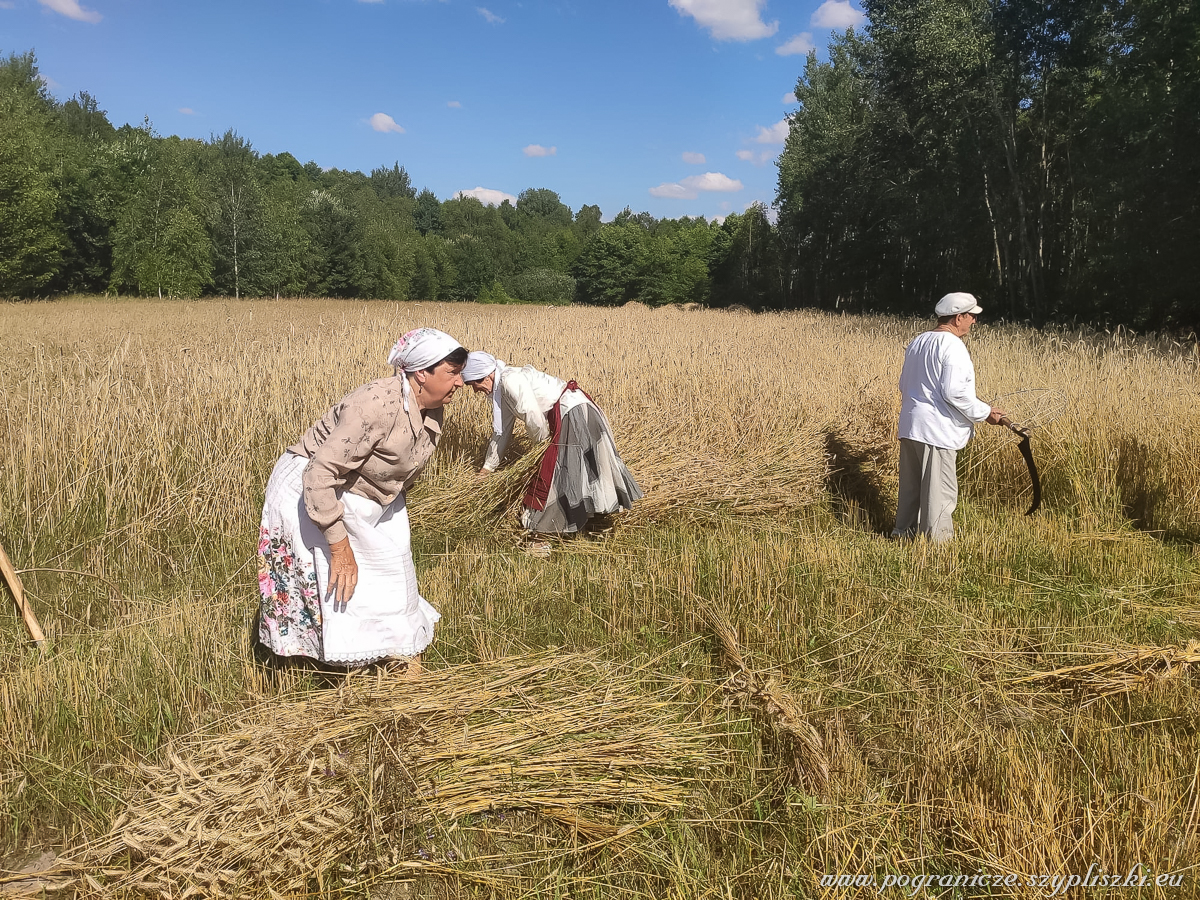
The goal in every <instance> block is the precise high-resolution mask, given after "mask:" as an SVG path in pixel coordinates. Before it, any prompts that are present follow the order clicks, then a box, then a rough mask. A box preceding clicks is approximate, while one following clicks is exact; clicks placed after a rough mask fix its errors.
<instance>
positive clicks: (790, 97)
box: [783, 91, 800, 106]
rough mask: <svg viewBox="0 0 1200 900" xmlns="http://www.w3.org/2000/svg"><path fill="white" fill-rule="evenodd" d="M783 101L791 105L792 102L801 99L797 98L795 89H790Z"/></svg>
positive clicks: (797, 101)
mask: <svg viewBox="0 0 1200 900" xmlns="http://www.w3.org/2000/svg"><path fill="white" fill-rule="evenodd" d="M783 102H784V103H786V104H788V105H789V106H790V105H791V104H793V103H799V102H800V101H799V100H797V99H796V93H795V91H788V92H787V93H786V94H784V95H783Z"/></svg>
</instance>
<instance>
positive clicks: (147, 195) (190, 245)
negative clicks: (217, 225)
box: [112, 126, 213, 297]
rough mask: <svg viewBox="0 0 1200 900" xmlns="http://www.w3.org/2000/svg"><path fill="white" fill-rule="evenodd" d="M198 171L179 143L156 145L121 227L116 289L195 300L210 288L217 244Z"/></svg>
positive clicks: (115, 259) (116, 252) (116, 242)
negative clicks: (207, 220) (205, 214)
mask: <svg viewBox="0 0 1200 900" xmlns="http://www.w3.org/2000/svg"><path fill="white" fill-rule="evenodd" d="M147 128H148V126H147ZM194 169H195V160H194V158H193V154H192V153H191V152H190V148H189V147H188V146H186V145H185V144H184V143H183V142H181V141H179V140H178V139H177V138H171V139H168V140H158V141H154V142H153V144H152V145H151V150H150V152H149V157H148V159H147V161H146V166H145V171H144V172H143V174H142V175H141V177H140V178H138V180H137V183H136V184H135V186H134V189H133V195H132V197H131V198H130V199H129V201H128V202H127V203H126V204H125V207H124V208H123V209H122V211H121V216H120V220H119V222H118V224H117V229H116V233H115V236H114V241H113V276H112V283H113V287H114V288H117V289H120V288H126V287H132V288H133V289H135V290H137V291H138V292H140V293H143V294H149V293H157V295H158V296H159V297H163V296H168V297H195V296H198V295H199V294H200V292H201V291H202V290H203V289H204V288H205V287H207V286H208V285H209V284H210V283H211V281H212V271H213V263H212V244H211V243H210V241H209V238H208V232H207V231H206V229H205V227H204V218H203V204H202V201H201V198H200V193H199V190H198V189H197V187H196V182H195V176H194V174H193V173H194Z"/></svg>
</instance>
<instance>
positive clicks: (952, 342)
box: [892, 293, 1004, 541]
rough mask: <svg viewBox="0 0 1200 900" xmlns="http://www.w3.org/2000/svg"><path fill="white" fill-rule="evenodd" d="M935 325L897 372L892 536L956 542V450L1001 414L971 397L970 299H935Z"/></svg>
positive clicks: (976, 310) (974, 310) (973, 311)
mask: <svg viewBox="0 0 1200 900" xmlns="http://www.w3.org/2000/svg"><path fill="white" fill-rule="evenodd" d="M935 311H936V313H937V317H938V324H937V327H936V328H934V329H933V330H932V331H926V332H925V333H923V334H919V335H917V336H916V337H915V338H913V339H912V341H910V342H909V345H908V347H907V348H906V349H905V351H904V368H903V369H902V370H901V372H900V429H899V436H900V498H899V502H898V503H897V506H896V527H895V528H893V529H892V537H913V536H915V535H917V534H923V535H925V536H927V537H928V538H930V539H931V540H934V541H948V540H950V538H952V537H954V521H953V519H952V516H953V513H954V508H955V507H956V506H957V505H958V471H957V468H956V465H957V457H958V451H959V450H961V449H962V448H963V447H965V446H966V445H967V441H969V440H970V439H971V435H972V434H973V433H974V430H975V423H976V422H987V423H988V424H989V425H999V424H1000V419H1001V417H1002V416H1003V415H1004V413H1003V412H1002V411H1001V410H999V409H997V408H995V407H993V406H989V405H988V404H987V403H984V402H983V401H982V400H980V399H979V398H978V397H976V396H975V366H974V364H973V363H972V362H971V355H970V354H969V353H968V352H967V347H966V344H964V343H963V340H962V339H963V338H964V337H966V335H967V333H968V332H969V331H970V330H971V326H972V325H974V324H975V319H976V317H977V316H978V315H979V314H980V313H981V312H983V309H982V308H981V307H980V306H979V304H977V303H976V302H975V298H974V297H973V296H972V295H970V294H964V293H953V294H947V295H946V296H945V297H943V298H942V299H941V300H939V301H938V303H937V306H936V307H935Z"/></svg>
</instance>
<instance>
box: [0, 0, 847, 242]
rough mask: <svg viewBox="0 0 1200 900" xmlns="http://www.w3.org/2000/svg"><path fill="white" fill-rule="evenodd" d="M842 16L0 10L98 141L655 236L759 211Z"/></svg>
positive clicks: (790, 9)
mask: <svg viewBox="0 0 1200 900" xmlns="http://www.w3.org/2000/svg"><path fill="white" fill-rule="evenodd" d="M862 21H863V19H862V14H861V13H860V12H859V11H858V8H857V5H856V4H855V3H854V0H823V2H822V0H791V2H786V3H785V2H782V0H370V2H368V0H289V2H284V0H200V2H196V0H193V2H176V0H0V52H2V53H3V54H4V55H6V56H7V55H8V54H9V53H12V52H17V53H23V52H25V51H27V50H34V51H35V52H36V54H37V58H38V64H39V67H40V69H41V73H42V75H43V77H44V78H45V79H46V82H47V84H48V85H49V87H50V89H51V91H52V93H53V94H54V95H55V96H56V97H58V98H59V99H60V100H66V99H68V98H69V97H71V96H72V95H73V94H75V93H76V92H77V91H80V90H84V91H88V92H89V93H91V94H92V95H93V96H95V97H96V99H97V100H98V102H99V104H100V108H101V109H104V110H107V112H108V117H109V119H110V120H111V121H112V122H113V124H114V125H118V126H119V125H122V124H124V123H126V122H129V123H132V124H135V125H136V124H140V123H141V121H142V119H143V117H145V116H149V118H150V121H151V123H152V125H153V127H154V129H155V131H156V132H157V133H159V134H163V135H168V134H177V135H180V136H183V137H196V138H202V139H207V138H209V137H210V136H212V135H214V134H215V135H220V134H222V133H224V132H225V131H226V130H227V129H229V128H233V129H234V130H236V131H237V132H238V133H239V134H240V135H241V136H242V137H244V138H246V139H247V140H248V141H250V143H251V144H252V145H253V146H254V148H255V149H256V150H258V151H259V152H260V153H280V152H283V151H288V152H290V153H291V154H293V155H294V156H295V157H296V158H297V159H299V160H300V161H301V162H307V161H309V160H313V161H315V162H317V163H318V164H319V165H321V166H323V167H325V168H330V167H336V168H340V169H358V170H361V171H364V172H370V170H371V169H373V168H375V167H376V166H381V165H386V166H391V164H392V163H393V162H399V163H400V164H401V165H402V166H404V167H405V168H406V169H407V170H408V172H409V174H410V175H411V176H412V180H413V183H414V185H415V186H416V187H417V188H422V187H428V188H429V189H430V190H432V191H433V192H434V193H435V194H437V195H438V197H439V198H441V199H443V200H444V199H446V198H448V197H450V196H453V195H454V194H455V193H457V192H460V191H463V192H466V193H470V194H474V195H476V196H479V197H480V199H483V200H484V201H485V202H488V201H492V202H497V201H498V200H499V199H502V198H503V197H504V196H509V197H514V198H515V196H516V195H517V194H518V193H520V192H521V191H522V190H524V189H525V188H549V189H551V190H553V191H556V192H557V193H558V194H559V195H560V196H561V197H562V200H563V202H564V203H566V204H567V205H568V206H570V207H571V209H572V210H576V211H577V210H578V209H579V208H580V207H581V206H583V205H584V204H587V203H594V204H598V205H599V206H600V208H601V210H602V211H603V214H604V218H605V219H609V218H611V217H612V216H613V215H615V214H616V213H618V212H620V211H621V210H622V209H623V208H624V207H626V206H629V207H631V208H632V209H633V210H634V211H635V212H640V211H643V210H645V211H648V212H650V213H651V214H653V215H654V216H656V217H660V218H666V217H669V218H676V217H679V216H684V215H688V216H697V215H703V216H707V217H709V218H713V217H720V216H723V215H725V214H727V213H729V212H740V211H742V210H743V209H745V208H746V207H747V206H748V205H749V204H751V203H753V202H755V201H761V202H766V203H768V204H770V203H771V202H772V200H773V199H774V196H775V187H776V174H777V173H776V168H775V160H776V159H777V158H778V156H779V153H780V151H781V150H782V148H783V135H784V134H785V132H786V121H785V116H786V114H787V113H788V112H789V111H791V110H794V109H795V108H796V107H795V104H794V102H793V100H792V97H791V92H792V90H793V89H794V88H795V85H796V80H797V78H798V77H799V76H800V74H801V72H802V70H803V66H804V60H805V53H806V52H807V50H808V49H809V48H811V47H814V46H815V47H816V48H817V49H818V53H819V55H824V48H825V45H826V44H827V42H828V40H829V37H830V34H831V32H833V31H840V30H843V29H845V28H846V27H852V26H855V25H860V24H861V23H862Z"/></svg>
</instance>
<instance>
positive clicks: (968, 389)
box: [899, 331, 992, 450]
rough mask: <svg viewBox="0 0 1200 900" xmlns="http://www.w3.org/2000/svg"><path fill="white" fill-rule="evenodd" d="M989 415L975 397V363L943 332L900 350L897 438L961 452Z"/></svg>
mask: <svg viewBox="0 0 1200 900" xmlns="http://www.w3.org/2000/svg"><path fill="white" fill-rule="evenodd" d="M991 412H992V408H991V406H990V405H989V404H987V403H984V402H983V401H982V400H980V399H979V398H978V397H976V396H975V364H974V363H972V362H971V354H969V353H968V352H967V345H966V344H964V343H963V342H962V339H961V338H959V337H957V336H956V335H953V334H950V332H948V331H926V332H925V333H924V334H918V335H917V336H916V337H915V338H913V339H912V340H911V341H910V342H909V344H908V347H907V348H906V349H905V351H904V368H903V369H902V370H901V371H900V429H899V435H900V437H901V438H902V439H907V440H910V441H920V442H921V443H923V444H929V445H930V446H933V447H940V448H941V449H943V450H961V449H962V448H963V447H965V446H966V445H967V441H969V440H970V439H971V435H972V433H973V432H974V430H975V425H974V423H976V422H982V421H983V420H984V419H986V418H987V417H988V416H989V415H990V414H991Z"/></svg>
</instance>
